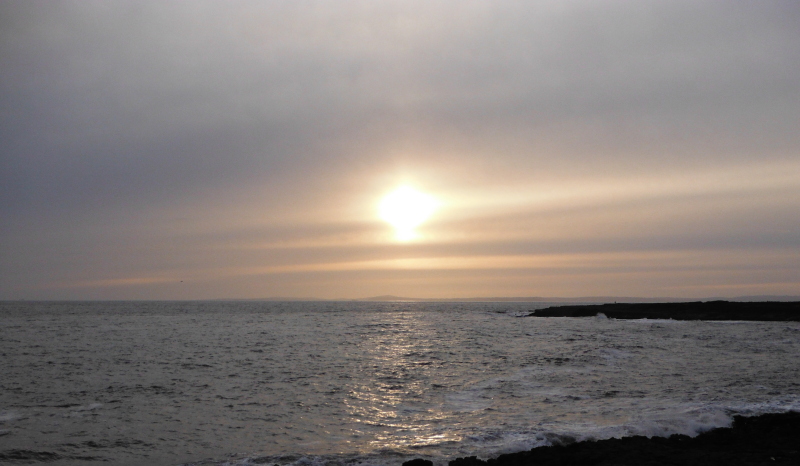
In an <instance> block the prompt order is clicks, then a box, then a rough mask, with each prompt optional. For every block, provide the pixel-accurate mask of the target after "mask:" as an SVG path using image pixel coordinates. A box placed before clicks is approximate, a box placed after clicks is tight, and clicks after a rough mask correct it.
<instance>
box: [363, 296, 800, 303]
mask: <svg viewBox="0 0 800 466" xmlns="http://www.w3.org/2000/svg"><path fill="white" fill-rule="evenodd" d="M722 300H725V301H742V302H747V301H781V302H789V301H800V296H771V295H763V296H738V297H734V298H722V297H709V298H704V299H701V301H722ZM356 301H378V302H381V301H389V302H393V301H397V302H403V301H407V302H519V303H682V302H693V301H694V302H696V301H698V299H697V298H669V297H655V298H642V297H634V296H581V297H574V298H564V297H552V296H550V297H544V296H518V297H506V296H503V297H477V298H410V297H406V296H395V295H381V296H372V297H369V298H362V299H357V300H356Z"/></svg>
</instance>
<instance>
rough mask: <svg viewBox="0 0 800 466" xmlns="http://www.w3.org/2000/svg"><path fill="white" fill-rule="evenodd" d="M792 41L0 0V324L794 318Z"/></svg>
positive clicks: (637, 25)
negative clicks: (576, 309) (775, 304)
mask: <svg viewBox="0 0 800 466" xmlns="http://www.w3.org/2000/svg"><path fill="white" fill-rule="evenodd" d="M798 24H800V3H799V2H796V1H794V0H786V1H771V0H765V1H749V2H747V1H702V0H691V1H682V0H670V1H666V0H664V1H648V0H637V1H615V0H604V1H589V0H587V1H569V0H568V1H561V0H559V1H555V0H553V1H471V0H461V1H447V0H442V1H437V0H425V1H413V0H404V1H391V0H387V1H367V0H363V1H351V0H338V1H305V0H291V1H289V0H287V1H260V2H255V1H252V2H251V1H235V2H209V1H194V0H193V1H171V2H163V1H148V0H144V1H142V0H137V1H87V0H81V1H37V0H20V1H9V0H0V299H226V298H267V297H307V298H312V297H313V298H324V299H351V298H364V297H369V296H377V295H386V294H391V295H399V296H411V297H420V298H455V297H513V296H545V297H551V296H559V297H579V296H636V297H676V298H705V297H735V296H748V295H800V215H798V212H800V130H798V128H800V27H798ZM397 189H406V190H414V192H415V193H416V195H418V196H421V197H424V198H426V199H429V200H430V203H429V205H426V206H423V207H421V208H417V207H414V206H412V207H411V209H412V211H415V212H421V211H423V210H429V211H430V212H428V213H429V214H430V215H429V216H428V217H427V218H426V219H424V221H422V220H420V222H421V223H420V222H418V223H420V224H419V225H418V226H417V227H416V228H414V229H413V234H401V232H400V231H399V230H397V231H396V229H395V228H394V227H393V225H392V224H391V223H388V222H387V221H386V215H384V214H382V212H381V205H383V204H382V200H383V199H384V198H385V197H386V196H387V195H389V194H390V193H392V192H395V190H397ZM407 233H408V232H407Z"/></svg>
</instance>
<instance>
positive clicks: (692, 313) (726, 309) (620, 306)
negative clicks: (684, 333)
mask: <svg viewBox="0 0 800 466" xmlns="http://www.w3.org/2000/svg"><path fill="white" fill-rule="evenodd" d="M598 314H603V315H605V316H606V317H609V318H612V319H674V320H761V321H795V322H797V321H800V302H730V301H706V302H693V303H613V304H595V305H582V306H556V307H548V308H547V309H539V310H537V311H534V312H532V313H531V314H529V316H532V317H594V316H597V315H598Z"/></svg>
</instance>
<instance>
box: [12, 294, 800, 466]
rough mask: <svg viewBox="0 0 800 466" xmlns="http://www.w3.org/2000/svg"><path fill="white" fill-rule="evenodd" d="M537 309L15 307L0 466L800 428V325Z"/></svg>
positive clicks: (253, 459)
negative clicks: (792, 413) (782, 422)
mask: <svg viewBox="0 0 800 466" xmlns="http://www.w3.org/2000/svg"><path fill="white" fill-rule="evenodd" d="M545 306H546V305H540V304H531V303H441V304H440V303H365V302H318V303H299V302H292V303H270V302H94V303H78V302H70V303H55V302H53V303H35V302H32V303H20V302H6V303H0V463H3V462H5V463H7V464H14V463H17V462H20V463H22V462H24V463H26V464H31V463H33V464H36V463H40V462H42V463H44V462H47V463H48V464H55V465H58V464H70V465H72V464H87V465H88V464H97V463H98V462H99V461H108V462H110V463H111V464H122V465H136V464H154V465H178V464H208V465H211V464H279V465H298V466H299V465H316V464H319V465H328V466H331V465H336V464H363V465H387V466H393V465H399V464H400V463H402V462H403V461H406V460H408V459H410V458H415V457H424V458H429V459H432V460H433V461H434V462H435V463H437V464H440V465H441V464H446V463H447V461H448V460H450V459H453V458H455V457H457V456H468V455H478V456H480V457H484V458H486V457H491V456H494V455H497V454H500V453H505V452H511V451H519V450H524V449H529V448H532V447H535V446H540V445H546V444H550V443H554V442H560V441H564V440H565V439H567V438H575V439H578V440H580V439H587V438H609V437H619V436H625V435H637V434H638V435H648V436H650V435H669V434H672V433H684V434H689V435H695V434H697V433H699V432H702V431H704V430H707V429H710V428H713V427H718V426H725V425H728V424H729V423H730V421H731V416H732V415H733V414H737V413H742V414H759V413H764V412H782V411H787V410H798V409H800V364H798V361H800V323H797V322H789V323H786V322H681V321H670V320H637V321H621V320H614V319H605V318H601V317H597V318H584V319H574V318H532V317H520V315H524V314H527V313H528V311H529V310H531V309H535V308H539V307H545Z"/></svg>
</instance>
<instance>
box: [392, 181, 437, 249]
mask: <svg viewBox="0 0 800 466" xmlns="http://www.w3.org/2000/svg"><path fill="white" fill-rule="evenodd" d="M438 207H439V202H438V201H437V200H436V198H434V197H433V196H431V195H429V194H425V193H422V192H420V191H417V190H416V189H414V188H411V187H409V186H401V187H399V188H397V189H395V190H394V191H392V192H391V193H389V194H387V195H386V196H385V197H384V198H383V199H382V200H381V203H380V206H379V208H378V210H379V212H380V217H381V219H383V220H385V221H386V222H388V223H389V224H390V225H392V226H393V227H394V228H395V237H396V238H397V239H398V240H399V241H410V240H412V239H414V238H417V237H418V236H419V235H418V234H417V232H416V231H414V230H415V229H416V228H417V227H418V226H420V225H421V224H422V223H423V222H424V221H425V220H427V219H428V218H429V217H430V216H431V215H432V214H433V213H434V212H435V211H436V209H437V208H438Z"/></svg>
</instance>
